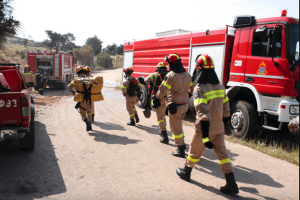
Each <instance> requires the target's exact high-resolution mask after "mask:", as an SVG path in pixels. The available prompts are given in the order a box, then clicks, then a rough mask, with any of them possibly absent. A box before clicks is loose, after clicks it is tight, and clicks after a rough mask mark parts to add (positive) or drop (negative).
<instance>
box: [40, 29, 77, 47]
mask: <svg viewBox="0 0 300 200" xmlns="http://www.w3.org/2000/svg"><path fill="white" fill-rule="evenodd" d="M45 32H46V33H47V35H48V37H49V41H50V43H48V47H49V49H52V48H54V47H60V49H61V50H62V51H63V50H72V49H73V48H75V47H76V45H75V43H73V41H75V39H76V37H75V36H74V34H72V33H67V34H63V35H62V34H60V33H56V32H53V31H50V30H45ZM44 42H45V41H44Z"/></svg>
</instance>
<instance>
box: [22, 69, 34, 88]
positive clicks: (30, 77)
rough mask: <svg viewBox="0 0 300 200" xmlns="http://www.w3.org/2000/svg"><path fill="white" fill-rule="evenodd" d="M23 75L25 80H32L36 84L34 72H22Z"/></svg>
mask: <svg viewBox="0 0 300 200" xmlns="http://www.w3.org/2000/svg"><path fill="white" fill-rule="evenodd" d="M23 76H24V78H25V81H26V82H33V83H34V85H36V81H35V77H34V73H33V72H32V71H29V72H24V73H23Z"/></svg>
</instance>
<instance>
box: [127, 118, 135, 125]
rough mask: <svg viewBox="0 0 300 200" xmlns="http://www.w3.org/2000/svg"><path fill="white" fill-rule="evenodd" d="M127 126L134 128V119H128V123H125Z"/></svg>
mask: <svg viewBox="0 0 300 200" xmlns="http://www.w3.org/2000/svg"><path fill="white" fill-rule="evenodd" d="M127 125H128V126H135V122H134V119H130V122H128V123H127Z"/></svg>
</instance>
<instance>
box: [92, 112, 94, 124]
mask: <svg viewBox="0 0 300 200" xmlns="http://www.w3.org/2000/svg"><path fill="white" fill-rule="evenodd" d="M94 119H95V114H92V122H95V120H94Z"/></svg>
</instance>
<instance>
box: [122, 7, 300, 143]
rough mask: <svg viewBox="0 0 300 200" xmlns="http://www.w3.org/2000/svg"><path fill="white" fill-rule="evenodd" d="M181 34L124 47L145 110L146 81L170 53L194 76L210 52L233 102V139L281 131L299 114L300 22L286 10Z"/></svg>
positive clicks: (191, 105)
mask: <svg viewBox="0 0 300 200" xmlns="http://www.w3.org/2000/svg"><path fill="white" fill-rule="evenodd" d="M179 31H180V30H178V31H177V32H179ZM171 32H172V33H174V31H171ZM180 32H182V31H180ZM183 32H184V33H182V34H175V35H174V34H173V35H168V36H166V35H167V34H168V32H164V33H163V35H165V36H159V37H156V38H154V39H147V40H136V41H132V42H127V41H126V42H125V43H124V64H123V67H128V66H132V67H133V70H134V74H133V76H134V77H136V78H138V79H139V81H140V82H141V83H143V85H142V87H143V95H142V97H141V103H140V106H141V107H143V108H145V107H147V106H149V103H150V98H151V95H150V92H149V91H148V88H149V87H148V86H147V85H146V84H145V82H144V81H143V80H144V78H145V77H146V76H148V75H149V74H150V73H153V72H154V71H155V67H156V65H157V63H158V62H162V61H164V58H165V56H166V55H168V54H169V53H177V54H178V55H180V57H181V60H182V63H183V65H184V67H185V68H186V70H187V71H188V72H189V73H190V74H191V75H192V73H193V71H194V68H195V64H194V63H195V58H196V56H197V55H198V54H204V53H206V54H208V55H210V56H211V57H212V58H213V60H214V63H215V71H216V73H217V75H218V77H219V80H220V82H221V83H222V84H223V85H224V86H225V87H226V93H227V95H228V97H229V99H230V105H231V120H230V122H231V126H230V128H231V133H232V135H234V136H236V137H244V136H245V135H246V134H248V133H251V132H254V131H255V130H257V128H258V126H262V127H264V128H267V129H271V130H281V129H282V128H283V126H285V125H286V124H287V123H288V122H289V121H290V120H291V119H293V118H295V117H296V116H297V115H298V114H299V19H295V18H291V17H286V11H285V10H283V11H282V13H281V16H280V17H273V18H266V19H255V17H254V16H237V17H235V19H234V24H233V26H228V25H227V26H226V27H225V28H223V29H218V30H205V31H200V32H186V31H183ZM189 106H190V109H193V101H192V99H190V102H189Z"/></svg>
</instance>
